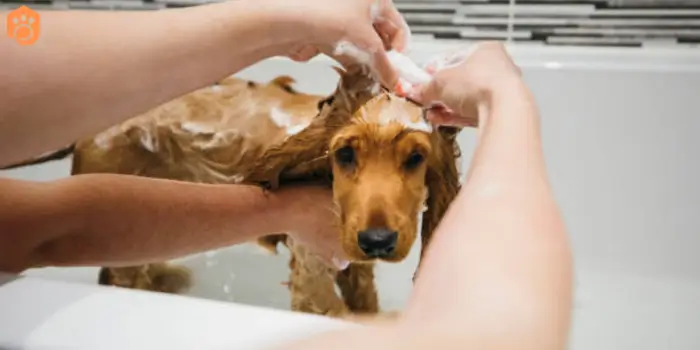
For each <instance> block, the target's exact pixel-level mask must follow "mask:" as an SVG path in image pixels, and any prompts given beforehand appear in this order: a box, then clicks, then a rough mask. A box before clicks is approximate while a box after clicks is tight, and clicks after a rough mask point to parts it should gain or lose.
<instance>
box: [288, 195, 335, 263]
mask: <svg viewBox="0 0 700 350" xmlns="http://www.w3.org/2000/svg"><path fill="white" fill-rule="evenodd" d="M276 193H277V195H278V198H279V199H281V200H282V203H281V205H282V206H283V209H282V210H283V212H284V216H283V217H280V220H284V221H285V223H284V225H285V226H284V227H285V231H287V233H288V234H289V235H291V236H292V238H294V241H295V242H296V243H301V244H302V245H304V246H305V247H307V248H309V249H310V250H311V252H312V253H314V254H315V255H317V256H318V257H319V258H321V260H323V261H324V262H325V263H326V265H328V266H330V267H334V268H336V269H338V270H344V269H345V268H347V266H348V264H349V261H348V260H347V257H346V255H345V253H344V252H343V248H342V246H341V242H340V217H339V215H338V209H337V207H336V205H335V203H334V202H333V192H332V190H331V189H329V188H325V187H321V186H315V185H304V186H290V187H285V188H281V189H280V190H279V192H276Z"/></svg>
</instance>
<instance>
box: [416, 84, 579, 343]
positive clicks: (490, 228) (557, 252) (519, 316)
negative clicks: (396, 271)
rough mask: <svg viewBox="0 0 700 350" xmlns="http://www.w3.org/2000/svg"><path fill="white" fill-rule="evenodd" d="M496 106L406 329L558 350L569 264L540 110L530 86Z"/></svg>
mask: <svg viewBox="0 0 700 350" xmlns="http://www.w3.org/2000/svg"><path fill="white" fill-rule="evenodd" d="M492 98H493V99H492V100H491V103H489V104H487V105H484V106H485V107H486V108H482V109H481V112H480V114H479V119H480V122H481V120H484V119H483V117H486V118H485V120H486V124H485V125H484V126H483V128H482V130H481V133H480V141H479V145H478V147H477V150H476V151H475V154H474V158H473V161H472V166H471V169H470V172H469V174H468V178H467V182H466V185H465V187H464V188H463V189H462V191H461V192H460V194H459V195H458V197H457V199H456V200H455V202H454V203H453V204H452V206H451V208H450V209H449V211H448V213H447V214H446V216H445V218H444V219H443V221H442V222H441V224H440V227H439V228H438V231H437V232H436V233H435V234H434V236H433V237H434V238H433V241H432V242H431V246H430V249H429V251H428V252H427V255H426V257H425V261H424V263H423V264H422V266H421V271H420V273H419V277H418V279H417V282H416V286H415V294H414V299H413V302H412V304H411V305H410V308H409V310H408V313H407V317H408V318H407V321H408V322H411V321H412V320H416V321H418V320H420V321H418V322H423V323H426V322H427V323H431V324H433V325H435V326H436V327H443V328H444V327H455V329H454V330H455V331H457V332H466V331H465V330H469V332H466V333H464V334H465V337H467V338H468V339H466V340H468V342H469V343H470V344H472V343H474V344H484V346H503V347H504V348H506V347H508V346H514V348H519V349H560V348H562V347H563V346H564V343H565V341H566V334H567V330H568V325H569V313H570V306H571V290H570V284H571V283H570V282H571V281H570V280H571V258H570V252H569V249H568V243H567V240H566V235H565V229H564V226H563V223H562V219H561V217H560V214H559V212H558V208H557V205H556V203H555V201H554V199H553V197H552V193H551V190H550V188H549V184H548V181H547V177H546V170H545V165H544V159H543V154H542V150H541V145H540V134H539V117H538V112H537V110H536V107H535V105H534V100H533V98H532V96H531V95H530V93H529V91H528V90H527V89H526V88H525V87H524V85H522V83H515V84H512V85H509V87H507V88H505V89H504V90H501V91H499V92H494V94H493V95H492ZM427 320H430V321H427ZM443 330H444V329H443Z"/></svg>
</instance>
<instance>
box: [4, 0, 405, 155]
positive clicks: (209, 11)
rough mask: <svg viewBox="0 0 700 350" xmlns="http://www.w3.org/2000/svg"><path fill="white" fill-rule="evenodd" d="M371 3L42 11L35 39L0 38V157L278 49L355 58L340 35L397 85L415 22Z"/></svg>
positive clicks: (82, 131)
mask: <svg viewBox="0 0 700 350" xmlns="http://www.w3.org/2000/svg"><path fill="white" fill-rule="evenodd" d="M371 7H372V2H371V1H367V0H352V1H343V2H342V3H338V2H333V1H327V0H294V1H289V0H236V1H226V2H223V3H220V4H209V5H202V6H195V7H189V8H184V9H168V10H162V11H146V12H92V11H87V12H86V11H65V12H63V11H57V12H51V11H47V12H43V13H41V26H42V27H41V37H40V38H39V40H38V41H37V42H36V43H34V44H33V45H31V46H20V45H16V44H15V43H14V42H13V41H12V40H7V39H6V40H0V57H2V65H0V165H5V164H10V163H14V162H17V161H21V160H23V159H26V158H29V157H31V156H35V155H37V154H41V153H43V152H47V151H51V150H54V149H56V148H58V147H63V146H65V145H66V144H67V143H70V142H73V141H74V140H76V139H78V138H81V137H86V136H89V135H92V134H94V133H96V132H99V131H100V130H103V129H105V128H107V127H109V126H111V125H114V124H116V123H119V122H121V121H123V120H125V119H127V118H131V117H133V116H135V115H137V114H139V113H143V112H145V111H146V110H148V109H150V108H153V107H155V106H157V105H159V104H161V103H164V102H167V101H169V100H171V99H173V98H176V97H178V96H181V95H183V94H186V93H188V92H191V91H193V90H195V89H197V88H200V87H203V86H206V85H207V84H212V83H214V82H216V81H218V80H220V79H222V78H224V77H226V76H228V75H230V74H233V73H236V72H238V71H239V70H241V69H243V68H245V67H247V66H249V65H251V64H253V63H255V62H257V61H260V60H262V59H265V58H268V57H271V56H278V55H287V56H290V57H293V58H294V59H296V60H301V61H303V60H308V59H310V58H311V57H313V56H314V55H316V54H318V53H319V52H324V53H326V54H331V55H333V56H334V57H335V58H339V59H341V62H346V63H352V62H354V60H355V59H354V58H353V57H345V56H340V57H338V56H335V55H334V54H333V52H334V51H333V47H334V46H335V45H336V44H337V43H338V42H339V41H340V40H343V41H346V42H347V41H349V42H350V43H352V44H354V45H356V46H358V47H360V48H363V49H366V50H368V52H370V53H371V55H370V54H368V55H370V56H371V57H372V58H373V59H372V60H371V61H372V62H374V63H375V64H370V67H372V68H373V69H374V71H376V73H377V74H378V76H381V77H382V78H383V79H384V80H385V81H386V83H387V84H388V86H391V85H392V83H393V81H392V79H395V75H396V73H395V72H393V70H391V68H390V67H389V65H388V59H387V57H386V53H385V51H384V48H385V47H392V48H398V49H400V48H403V46H404V45H405V41H406V39H405V36H406V35H407V34H408V32H407V30H406V26H405V22H404V21H403V19H402V18H401V16H400V15H399V13H398V11H397V10H396V8H395V7H394V6H393V4H392V2H391V1H382V2H381V6H380V7H379V8H378V9H373V11H374V12H373V13H375V14H376V15H378V18H371V16H370V8H371ZM0 18H1V19H0V20H5V18H6V16H5V15H4V14H0ZM377 21H379V22H377ZM373 24H374V25H373ZM0 25H2V23H0Z"/></svg>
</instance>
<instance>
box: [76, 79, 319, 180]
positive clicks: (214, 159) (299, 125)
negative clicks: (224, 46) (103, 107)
mask: <svg viewBox="0 0 700 350" xmlns="http://www.w3.org/2000/svg"><path fill="white" fill-rule="evenodd" d="M292 84H293V80H292V79H291V78H289V77H286V76H283V77H278V78H277V79H275V80H273V81H271V82H269V83H267V84H259V83H255V82H250V81H245V80H242V79H238V78H234V77H229V78H227V79H225V80H223V81H222V82H220V83H219V84H216V85H213V86H210V87H206V88H203V89H200V90H197V91H195V92H193V93H190V94H187V95H185V96H182V97H180V98H178V99H175V100H172V101H170V102H167V103H165V104H163V105H161V106H158V107H156V108H154V109H152V110H150V111H148V112H146V113H144V114H142V115H140V116H137V117H135V118H132V119H130V120H128V121H127V122H125V123H122V124H119V125H116V126H113V127H111V128H109V129H107V130H106V131H104V132H102V133H100V134H97V135H96V136H95V137H92V138H89V139H85V140H81V141H79V142H78V143H77V144H76V146H75V151H74V158H73V170H72V173H73V174H74V175H75V174H85V173H116V174H128V175H139V176H147V177H156V178H168V179H177V180H183V181H192V182H202V183H236V182H239V181H240V180H241V178H240V175H239V174H241V173H243V172H245V171H246V170H247V167H249V166H251V165H252V164H253V163H254V162H255V160H256V159H257V158H258V157H260V156H261V155H262V154H263V153H264V152H265V151H266V150H267V149H269V148H270V147H272V146H274V145H277V144H280V143H281V142H283V141H284V140H285V139H286V138H287V137H289V136H291V135H294V134H295V133H297V132H299V131H301V130H303V129H304V127H306V126H307V125H308V124H309V122H310V121H311V119H313V117H314V116H315V115H316V114H317V103H318V102H319V101H320V100H321V97H320V96H314V95H308V94H302V93H299V92H297V91H295V90H294V89H293V88H292V86H291V85H292Z"/></svg>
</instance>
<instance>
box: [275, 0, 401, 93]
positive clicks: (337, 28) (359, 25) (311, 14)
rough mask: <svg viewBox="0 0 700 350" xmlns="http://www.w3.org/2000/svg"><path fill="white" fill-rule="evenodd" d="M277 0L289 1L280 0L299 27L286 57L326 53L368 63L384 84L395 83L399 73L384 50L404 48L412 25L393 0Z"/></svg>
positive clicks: (353, 62)
mask: <svg viewBox="0 0 700 350" xmlns="http://www.w3.org/2000/svg"><path fill="white" fill-rule="evenodd" d="M273 1H277V2H286V3H285V4H284V5H282V4H279V5H280V6H282V7H284V8H287V9H288V11H289V13H290V17H289V18H290V19H292V20H293V21H295V23H296V24H298V27H299V29H300V30H299V31H298V32H299V35H298V36H297V37H298V38H300V39H299V42H298V43H296V44H295V45H293V47H292V49H291V50H290V51H289V53H288V54H287V56H288V57H290V58H292V59H293V60H296V61H300V62H304V61H308V60H309V59H311V58H313V57H314V56H316V55H318V54H319V53H324V54H327V55H329V56H331V57H333V58H334V59H336V60H337V61H338V62H340V63H341V64H342V65H344V66H345V67H349V66H352V65H357V64H361V65H365V66H367V67H368V68H369V69H370V71H371V72H372V73H373V74H374V75H375V76H376V77H377V78H378V79H379V80H380V81H381V82H382V83H383V84H385V86H394V84H395V83H396V80H397V79H398V76H397V73H396V72H395V71H394V69H393V68H392V66H391V64H390V63H389V59H388V58H387V55H386V51H387V50H397V51H403V50H404V49H405V48H406V46H407V45H408V41H409V37H410V30H409V28H408V25H407V24H406V21H405V20H404V19H403V17H402V16H401V14H400V13H399V11H398V10H397V9H396V7H395V6H394V3H393V2H392V0H343V1H328V0H295V1H288V0H273ZM295 14H296V16H300V15H303V18H300V17H294V16H295ZM295 18H296V19H295Z"/></svg>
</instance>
